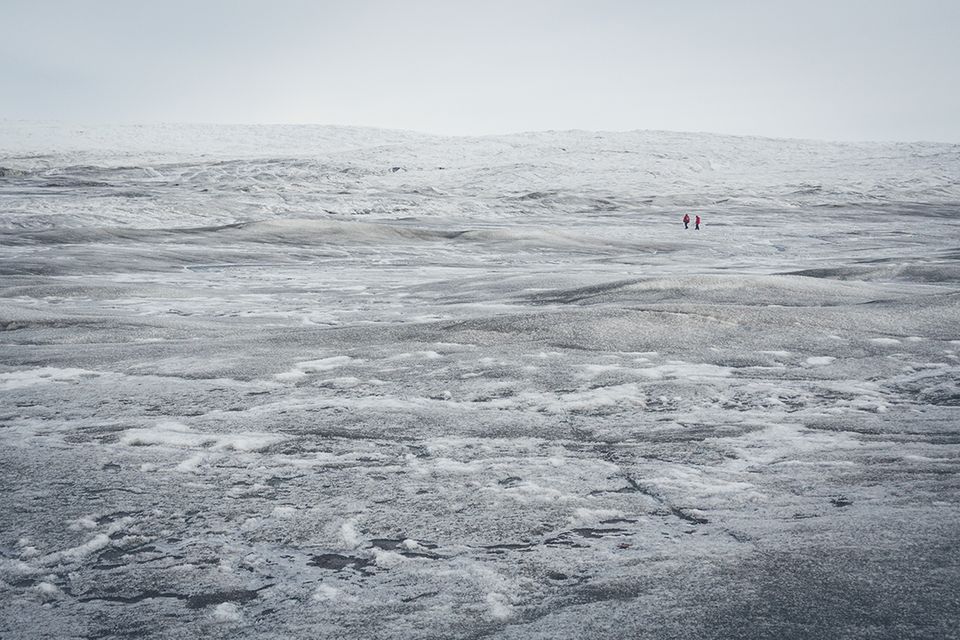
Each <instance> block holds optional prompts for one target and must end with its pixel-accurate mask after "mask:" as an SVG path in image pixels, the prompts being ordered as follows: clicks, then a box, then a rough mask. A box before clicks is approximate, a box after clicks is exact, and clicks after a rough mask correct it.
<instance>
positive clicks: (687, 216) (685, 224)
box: [683, 213, 690, 229]
mask: <svg viewBox="0 0 960 640" xmlns="http://www.w3.org/2000/svg"><path fill="white" fill-rule="evenodd" d="M683 228H684V229H689V228H690V214H689V213H685V214H683Z"/></svg>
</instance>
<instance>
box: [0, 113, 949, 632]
mask: <svg viewBox="0 0 960 640" xmlns="http://www.w3.org/2000/svg"><path fill="white" fill-rule="evenodd" d="M958 176H960V146H957V145H936V144H896V145H894V144H830V143H820V142H803V141H786V140H769V139H757V138H732V137H720V136H712V135H706V134H670V133H658V132H636V133H618V134H595V133H587V132H564V133H539V134H529V135H516V136H504V137H488V138H445V137H433V136H425V135H417V134H407V133H398V132H391V131H378V130H364V129H346V128H331V127H187V126H177V127H173V126H171V127H163V126H151V127H99V128H71V127H66V126H62V125H27V124H20V123H12V122H6V123H2V126H0V341H2V344H0V490H2V494H0V637H3V638H11V639H12V638H17V639H34V638H58V639H65V638H77V639H79V638H85V639H94V638H98V639H100V638H134V637H136V638H140V637H143V638H170V639H178V640H180V639H189V638H257V639H265V638H277V639H280V638H284V639H286V638H320V639H327V638H330V639H333V638H351V639H353V638H355V639H361V638H362V639H368V638H394V639H398V640H399V639H413V638H432V639H438V640H439V639H446V638H496V639H507V638H518V639H519V638H537V639H548V638H549V639H555V638H585V637H588V638H592V639H596V640H599V639H605V638H610V639H613V638H650V639H653V638H656V639H665V638H689V637H696V638H701V639H702V638H718V639H719V638H758V639H759V638H773V637H779V638H890V639H894V638H896V639H904V638H930V639H933V638H937V639H939V638H948V637H957V635H956V634H957V628H958V625H960V595H958V594H960V491H958V490H960V284H958V283H960V215H958V214H960V178H958ZM684 212H690V213H691V214H695V213H699V214H700V215H702V216H703V222H704V225H703V229H701V230H700V231H695V230H693V228H692V225H691V228H690V229H689V230H684V229H683V225H682V223H681V222H680V218H681V216H682V215H683V213H684Z"/></svg>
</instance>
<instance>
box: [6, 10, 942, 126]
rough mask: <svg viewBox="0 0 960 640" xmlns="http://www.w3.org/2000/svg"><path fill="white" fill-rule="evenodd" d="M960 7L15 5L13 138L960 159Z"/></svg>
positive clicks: (10, 47) (10, 80)
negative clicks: (889, 152) (677, 142)
mask: <svg viewBox="0 0 960 640" xmlns="http://www.w3.org/2000/svg"><path fill="white" fill-rule="evenodd" d="M958 33H960V0H901V1H885V0H832V1H820V0H811V1H806V2H799V1H787V0H782V1H781V0H756V1H751V2H747V1H738V0H730V1H724V0H713V1H709V0H688V1H684V0H676V1H668V0H662V1H654V0H648V1H644V0H636V1H634V2H630V1H624V0H583V1H573V0H555V1H539V0H529V1H524V0H513V1H506V0H485V1H478V0H469V1H463V2H461V1H457V0H448V1H445V2H444V1H440V0H423V1H419V0H395V1H392V2H388V1H383V0H336V1H326V0H315V1H308V0H263V1H253V0H193V1H187V0H172V1H171V0H168V1H164V2H161V1H158V0H153V1H146V0H144V1H139V0H73V1H67V0H65V1H56V0H0V56H2V60H3V62H2V64H0V118H15V119H57V120H67V121H81V122H91V121H95V122H153V121H170V122H177V121H188V122H310V123H327V124H348V125H350V124H356V125H371V126H381V127H391V128H404V129H416V130H421V131H429V132H436V133H455V134H478V133H505V132H512V131H523V130H541V129H571V128H580V129H603V130H626V129H672V130H688V131H714V132H719V133H736V134H756V135H768V136H787V137H811V138H825V139H838V140H940V141H950V142H960V71H958V69H960V37H958V35H957V34H958Z"/></svg>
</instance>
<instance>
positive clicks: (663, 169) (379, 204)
mask: <svg viewBox="0 0 960 640" xmlns="http://www.w3.org/2000/svg"><path fill="white" fill-rule="evenodd" d="M0 196H2V197H3V199H4V205H5V213H4V216H3V217H2V227H5V228H7V229H50V228H55V227H58V228H63V227H70V228H77V227H87V226H96V227H99V228H105V227H106V228H109V227H113V226H123V227H127V226H133V227H141V228H170V227H177V228H180V227H204V226H210V225H217V224H230V223H235V222H253V221H263V220H276V219H287V218H317V217H319V218H327V217H331V216H332V217H341V216H351V217H352V216H358V215H362V216H366V218H367V219H368V220H369V219H396V218H409V217H413V218H427V217H429V218H436V217H465V218H470V219H484V220H506V219H511V218H515V217H523V218H531V217H536V216H538V215H548V216H553V215H556V214H561V215H564V216H584V215H587V216H597V217H602V216H604V215H610V214H617V213H628V212H634V211H651V210H673V209H681V208H682V209H688V208H692V207H696V208H699V209H702V210H738V209H756V208H767V209H776V210H787V211H788V210H791V209H796V208H810V207H848V206H849V207H859V208H872V209H876V208H883V207H886V206H889V205H895V206H907V207H910V206H915V205H924V206H927V207H929V205H937V206H938V207H940V206H947V207H953V206H955V205H956V204H957V203H960V145H955V144H940V143H833V142H819V141H809V140H783V139H770V138H756V137H734V136H720V135H712V134H703V133H671V132H662V131H632V132H622V133H594V132H586V131H548V132H539V133H527V134H515V135H504V136H486V137H449V136H446V137H445V136H434V135H426V134H419V133H413V132H403V131H390V130H381V129H366V128H354V127H330V126H306V125H303V126H301V125H289V126H279V125H277V126H273V125H270V126H267V125H250V126H240V125H115V126H91V127H83V126H71V125H63V124H50V123H47V124H43V123H22V122H10V121H0ZM63 196H68V197H63ZM937 211H939V212H940V213H937ZM946 213H947V212H943V211H942V210H940V209H938V210H936V211H933V210H930V209H927V210H926V211H925V215H932V214H936V215H945V214H946Z"/></svg>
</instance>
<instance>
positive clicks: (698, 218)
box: [697, 216, 700, 224]
mask: <svg viewBox="0 0 960 640" xmlns="http://www.w3.org/2000/svg"><path fill="white" fill-rule="evenodd" d="M697 224H700V216H697Z"/></svg>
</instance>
